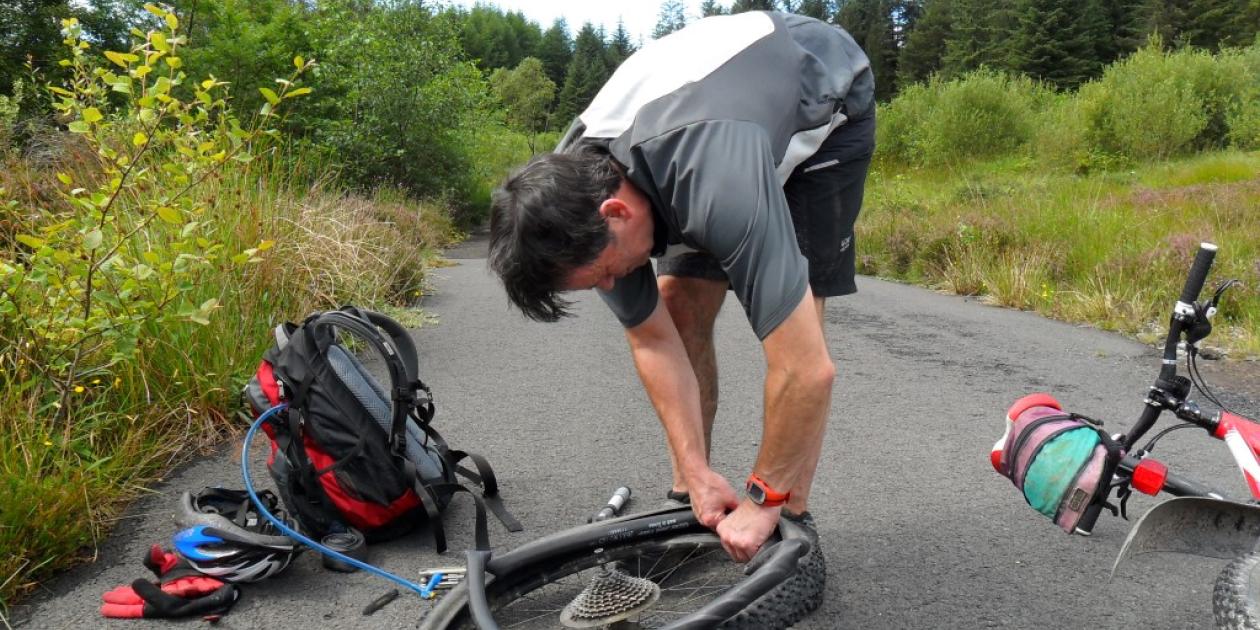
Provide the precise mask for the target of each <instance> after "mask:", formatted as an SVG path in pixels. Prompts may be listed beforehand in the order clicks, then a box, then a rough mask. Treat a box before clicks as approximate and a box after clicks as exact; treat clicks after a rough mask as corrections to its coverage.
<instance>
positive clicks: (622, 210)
mask: <svg viewBox="0 0 1260 630" xmlns="http://www.w3.org/2000/svg"><path fill="white" fill-rule="evenodd" d="M599 214H600V216H602V217H604V219H605V220H611V219H620V220H622V221H625V220H627V219H629V218H630V205H629V204H627V203H626V202H624V201H622V200H620V199H618V198H616V197H609V198H607V199H605V200H604V202H603V203H601V204H599Z"/></svg>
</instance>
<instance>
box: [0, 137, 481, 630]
mask: <svg viewBox="0 0 1260 630" xmlns="http://www.w3.org/2000/svg"><path fill="white" fill-rule="evenodd" d="M56 141H57V140H56V138H52V139H50V140H49V142H56ZM55 153H56V154H57V155H59V156H60V158H59V159H60V163H59V164H57V166H56V168H50V167H49V165H47V164H32V163H29V162H26V161H24V160H22V159H18V158H17V157H15V156H12V155H9V156H7V158H5V160H4V164H3V168H0V187H5V188H7V189H8V190H9V194H10V196H11V197H13V198H14V199H15V200H16V201H17V202H18V203H17V204H16V206H9V207H7V208H6V207H5V206H4V205H3V204H0V209H4V212H5V213H7V214H5V215H3V216H0V243H2V244H4V250H5V256H6V258H9V256H10V253H11V252H14V251H16V248H15V247H14V246H13V245H12V243H13V241H12V237H13V234H12V233H11V232H12V230H13V228H12V226H13V225H14V224H16V223H17V222H19V221H21V220H22V216H23V214H24V210H23V209H24V208H33V207H36V206H47V205H48V204H57V203H60V201H59V199H58V197H57V195H56V194H55V192H54V191H55V190H56V189H57V185H56V182H55V181H53V180H52V176H53V173H54V172H55V171H56V170H61V171H65V172H72V173H75V174H76V175H75V176H76V179H78V178H79V177H80V175H79V173H84V172H90V171H91V165H90V161H88V160H87V158H85V157H84V156H82V155H78V154H76V153H75V152H74V151H72V150H59V151H57V152H55ZM0 157H3V156H0ZM301 159H302V158H301V156H300V155H299V156H288V157H286V158H283V159H274V160H272V161H269V162H255V163H254V164H252V165H250V166H248V167H244V166H242V167H234V168H232V169H226V170H225V171H224V172H223V174H222V176H220V177H218V178H214V179H212V180H208V181H207V183H206V184H205V186H207V188H206V190H204V191H202V193H203V197H204V198H206V199H213V202H212V206H211V207H209V208H208V209H207V216H208V220H210V221H213V223H214V225H215V226H216V230H215V231H216V234H215V237H214V238H215V239H217V240H218V241H219V242H223V243H225V244H226V245H227V246H228V247H227V248H228V250H229V251H232V250H234V251H240V250H241V249H244V248H246V247H251V246H254V245H256V244H257V243H259V242H260V241H262V240H263V239H272V240H275V241H276V245H275V246H274V247H273V248H272V249H271V250H268V251H267V252H265V253H264V254H263V255H262V257H261V258H262V260H261V261H260V262H258V263H256V264H253V265H250V266H248V267H244V268H242V267H240V266H236V265H222V266H220V267H217V268H216V269H215V270H214V271H213V272H211V273H209V274H208V275H205V276H203V277H202V278H201V281H200V282H199V283H198V284H197V287H196V289H195V293H196V295H195V300H194V301H196V302H200V301H203V300H206V299H209V298H217V299H218V300H219V306H218V308H217V309H216V310H215V312H214V313H213V315H212V317H210V323H209V324H208V325H205V326H202V325H197V324H193V323H191V322H182V323H173V324H168V325H164V326H160V327H158V326H151V327H150V328H148V329H146V330H145V331H144V334H143V335H142V338H141V341H140V344H139V348H138V350H137V352H136V355H135V357H134V359H133V360H129V361H126V362H122V363H118V364H115V365H113V366H111V368H110V371H109V373H108V374H102V375H100V376H99V377H92V378H88V379H86V380H85V381H84V382H82V383H80V384H78V385H76V386H75V388H74V390H73V394H72V395H71V398H70V409H68V410H65V411H64V412H60V413H59V408H58V407H57V405H58V404H59V403H57V402H56V398H55V397H50V396H49V395H48V388H47V387H46V383H44V382H43V379H42V378H41V376H40V372H39V366H37V365H32V363H35V362H34V361H30V360H28V358H27V357H29V356H30V354H29V353H27V352H24V350H26V349H30V347H31V346H30V341H29V340H24V339H22V338H20V337H17V338H15V337H14V331H15V330H16V331H18V332H19V333H20V331H21V328H18V327H15V324H14V322H13V321H12V320H7V321H4V322H3V327H0V343H2V344H3V345H0V432H2V433H0V434H3V435H4V438H5V439H4V440H2V441H0V621H3V619H4V614H5V610H6V608H7V604H8V602H11V601H13V600H14V598H16V597H20V596H21V595H22V594H24V593H26V592H28V591H29V590H30V589H31V588H33V587H34V585H35V584H36V583H37V581H38V580H40V579H43V578H45V577H47V576H49V575H51V574H52V573H53V572H55V571H57V570H60V569H63V568H64V567H66V566H68V565H70V564H73V563H75V562H77V561H81V560H84V559H89V558H91V557H92V556H93V554H94V553H95V547H96V542H97V541H98V540H99V539H100V538H101V537H102V536H103V535H104V534H105V533H106V532H107V531H108V530H109V528H110V526H111V525H112V524H113V523H114V522H116V519H117V517H118V515H119V514H120V513H121V510H122V509H123V507H124V506H125V505H126V502H127V501H128V500H130V499H132V498H134V497H136V496H138V495H139V494H140V493H142V492H144V488H145V487H146V485H148V484H150V483H152V481H153V480H155V479H156V478H158V477H160V476H161V475H163V474H165V473H166V472H167V471H168V470H169V469H170V468H171V467H172V466H173V465H175V464H176V463H178V462H180V461H183V460H186V459H187V458H188V457H190V456H192V455H194V454H196V453H198V452H200V451H203V450H205V449H207V448H209V447H211V446H212V445H214V444H216V443H219V442H221V441H222V439H223V438H224V437H225V436H226V435H230V434H233V433H235V432H237V431H239V430H241V429H242V428H243V427H241V426H240V425H239V424H238V423H237V422H236V421H235V420H234V415H233V414H234V413H235V411H236V410H237V408H238V392H239V390H240V387H241V386H242V385H243V383H244V379H246V378H247V377H248V375H249V374H250V373H251V372H252V371H253V369H254V368H255V367H256V366H257V362H258V360H259V357H260V356H261V353H262V351H263V350H264V349H265V347H266V345H267V344H268V343H269V334H268V332H269V331H270V329H271V328H272V327H273V326H275V325H276V323H278V322H280V321H284V320H300V319H301V318H302V317H304V316H305V315H306V314H308V313H309V312H311V311H313V310H318V309H325V308H330V307H336V306H339V305H341V304H346V303H356V304H365V305H371V306H372V307H374V308H381V307H383V306H386V305H391V304H394V305H402V304H406V303H409V302H414V301H415V299H416V298H417V297H419V295H420V294H421V292H423V291H424V288H425V284H424V282H425V280H424V274H425V270H426V269H427V268H428V267H429V266H430V265H432V264H433V263H434V262H435V259H436V256H437V254H438V252H439V248H441V247H442V246H444V245H446V244H448V243H450V242H451V241H452V239H455V238H457V237H458V234H457V232H456V231H455V229H454V228H453V227H452V224H451V221H450V215H449V212H448V211H447V210H446V209H445V208H444V207H441V206H438V205H434V204H429V203H422V202H417V201H414V200H408V199H406V198H404V197H403V196H402V195H401V194H399V193H396V192H393V191H380V192H378V193H376V194H375V195H373V196H370V197H362V196H353V195H347V194H343V193H342V192H340V191H339V190H338V189H337V188H336V187H335V185H334V184H333V182H332V180H331V178H330V177H314V178H309V177H295V176H294V175H293V173H295V172H303V171H308V170H310V169H308V168H305V167H304V166H303V165H302V164H300V161H301ZM225 340H230V342H229V343H224V341H225ZM24 344H25V345H24ZM50 401H52V402H50Z"/></svg>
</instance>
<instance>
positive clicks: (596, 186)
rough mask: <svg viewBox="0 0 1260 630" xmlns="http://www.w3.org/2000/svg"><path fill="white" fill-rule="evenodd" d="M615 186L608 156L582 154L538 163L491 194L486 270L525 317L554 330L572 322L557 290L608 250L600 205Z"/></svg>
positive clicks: (584, 150)
mask: <svg viewBox="0 0 1260 630" xmlns="http://www.w3.org/2000/svg"><path fill="white" fill-rule="evenodd" d="M620 185H621V174H620V173H619V172H618V170H617V169H616V167H615V166H614V163H613V160H612V158H611V157H610V156H609V155H608V153H607V151H606V150H604V149H603V148H602V147H595V146H584V147H579V148H577V149H575V150H574V151H570V152H564V153H549V154H544V155H540V156H537V157H535V158H534V159H532V160H530V161H529V163H528V164H526V165H525V166H524V167H522V168H521V169H520V170H518V171H516V172H515V173H513V174H512V175H511V176H510V177H508V178H507V180H506V181H504V182H503V185H502V186H501V187H500V188H499V189H498V190H496V191H494V199H493V201H492V203H491V206H490V254H489V258H490V260H489V263H490V268H491V269H493V270H494V272H495V273H496V274H498V276H499V279H500V280H502V281H503V287H504V288H505V289H507V294H508V299H510V300H511V301H512V303H513V304H515V305H516V306H517V308H520V309H521V312H522V313H524V314H525V316H526V317H528V318H530V319H533V320H537V321H543V322H554V321H556V320H558V319H560V318H561V317H564V316H566V315H568V314H569V312H568V308H569V306H570V305H571V302H569V301H568V300H565V299H563V298H561V297H560V295H559V293H560V289H561V287H562V284H563V282H564V280H565V277H566V276H567V275H568V274H569V273H570V272H572V271H573V270H574V269H576V268H578V267H581V266H582V265H586V264H590V263H591V262H592V261H594V260H595V259H596V258H598V257H599V254H600V253H601V252H602V251H604V248H605V247H607V246H608V243H609V242H610V240H611V235H610V234H609V231H608V224H607V223H605V222H604V218H603V216H601V215H600V214H599V205H600V204H601V203H603V201H604V200H605V199H608V198H609V197H611V196H613V194H614V193H616V192H617V188H618V187H619V186H620Z"/></svg>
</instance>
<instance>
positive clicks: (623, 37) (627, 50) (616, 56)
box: [608, 18, 634, 70]
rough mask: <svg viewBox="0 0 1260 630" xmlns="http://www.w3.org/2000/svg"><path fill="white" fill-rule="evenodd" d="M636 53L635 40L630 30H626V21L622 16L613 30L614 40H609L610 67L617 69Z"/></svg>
mask: <svg viewBox="0 0 1260 630" xmlns="http://www.w3.org/2000/svg"><path fill="white" fill-rule="evenodd" d="M632 54H634V42H632V41H630V32H629V31H627V30H626V23H625V22H624V21H622V20H621V19H620V18H618V19H617V30H615V31H613V34H612V40H611V41H609V42H608V67H609V69H611V70H616V69H617V66H620V65H621V62H623V61H625V60H626V57H629V56H630V55H632Z"/></svg>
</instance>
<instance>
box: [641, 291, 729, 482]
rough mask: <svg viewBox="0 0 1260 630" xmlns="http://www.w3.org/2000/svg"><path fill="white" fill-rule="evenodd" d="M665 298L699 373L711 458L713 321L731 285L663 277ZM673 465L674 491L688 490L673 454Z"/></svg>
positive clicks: (715, 378)
mask: <svg viewBox="0 0 1260 630" xmlns="http://www.w3.org/2000/svg"><path fill="white" fill-rule="evenodd" d="M657 283H658V286H659V288H660V291H661V299H663V300H664V301H665V308H666V309H667V310H669V316H670V318H671V319H673V320H674V325H675V326H676V327H677V328H678V334H679V335H680V336H681V337H682V342H683V345H684V346H686V348H687V358H688V359H690V361H691V369H692V370H694V371H695V373H696V381H697V382H698V383H699V385H700V414H701V417H702V418H703V420H704V454H705V458H708V456H709V447H710V445H711V444H712V439H711V438H712V434H713V419H714V417H716V416H717V403H718V376H717V356H716V354H715V353H714V350H713V322H714V320H715V319H717V314H718V311H719V310H721V308H722V301H723V300H724V299H725V298H726V288H727V286H728V283H727V282H726V281H725V280H721V281H718V280H707V279H704V278H688V277H681V276H660V277H659V278H658V279H657ZM669 459H670V463H671V464H672V465H673V468H674V485H673V490H674V491H678V492H682V491H686V489H687V484H686V483H685V482H684V481H683V478H682V473H681V472H680V470H681V468H680V467H679V466H678V462H677V461H676V460H675V459H674V454H673V452H672V451H671V452H670V454H669Z"/></svg>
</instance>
